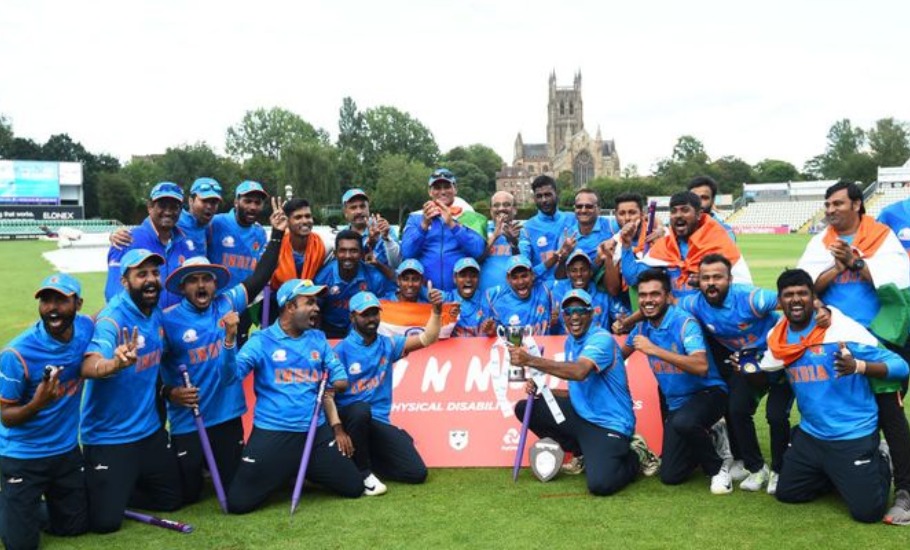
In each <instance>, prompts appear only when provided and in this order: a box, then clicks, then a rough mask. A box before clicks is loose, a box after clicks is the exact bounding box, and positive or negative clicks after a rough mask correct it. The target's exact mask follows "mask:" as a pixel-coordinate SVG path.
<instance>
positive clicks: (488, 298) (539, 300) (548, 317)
mask: <svg viewBox="0 0 910 550" xmlns="http://www.w3.org/2000/svg"><path fill="white" fill-rule="evenodd" d="M482 308H483V318H484V319H487V318H492V319H493V320H494V321H496V324H497V325H503V326H507V327H508V326H516V325H517V326H530V327H531V329H532V334H533V335H535V336H538V335H545V334H549V333H550V323H551V322H552V314H553V297H552V295H551V294H550V289H548V288H547V287H546V286H545V285H543V284H541V283H540V282H537V281H535V282H534V285H533V286H532V287H531V294H530V296H528V298H527V299H526V300H522V299H521V298H519V297H518V295H516V294H515V291H513V290H512V287H511V286H509V285H508V283H505V284H503V285H500V286H497V287H493V288H491V289H490V290H488V291H487V292H486V293H485V294H484V298H483V302H482Z"/></svg>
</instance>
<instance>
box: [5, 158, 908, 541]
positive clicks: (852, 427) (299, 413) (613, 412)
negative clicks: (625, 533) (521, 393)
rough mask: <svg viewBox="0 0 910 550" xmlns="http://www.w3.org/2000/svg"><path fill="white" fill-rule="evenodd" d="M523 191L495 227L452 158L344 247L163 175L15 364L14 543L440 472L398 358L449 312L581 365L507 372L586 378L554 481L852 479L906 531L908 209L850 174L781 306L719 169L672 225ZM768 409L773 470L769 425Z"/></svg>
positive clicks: (512, 352) (681, 199)
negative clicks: (98, 266) (212, 504)
mask: <svg viewBox="0 0 910 550" xmlns="http://www.w3.org/2000/svg"><path fill="white" fill-rule="evenodd" d="M532 188H533V192H534V200H535V203H536V206H537V210H538V211H537V213H536V215H534V216H533V217H531V218H530V219H529V220H527V221H525V222H524V223H523V224H519V223H518V222H517V221H516V219H515V216H516V212H517V205H516V203H515V199H514V197H513V196H512V195H510V194H509V193H506V192H497V193H495V194H494V195H493V196H492V197H491V199H490V218H489V219H488V218H487V217H486V216H484V215H482V214H481V213H479V212H476V211H474V210H473V209H472V208H471V207H470V206H469V205H468V204H467V203H466V202H465V201H463V200H462V199H460V198H459V197H458V196H457V189H458V188H457V180H456V177H455V175H454V174H453V173H451V172H450V171H449V170H447V169H444V168H440V169H437V170H436V171H434V172H433V173H432V175H431V176H430V178H429V181H428V192H429V200H428V201H427V202H426V203H425V204H424V205H423V207H422V208H421V209H420V210H418V211H415V212H413V213H411V214H410V215H409V216H408V217H407V220H406V222H405V223H403V224H402V225H403V229H402V230H401V232H400V235H399V233H398V231H397V230H396V228H394V227H392V226H391V225H390V224H389V222H388V221H387V220H385V219H383V218H382V217H381V216H379V215H377V214H374V213H371V212H370V202H369V197H368V196H367V194H366V193H365V192H364V191H363V190H361V189H351V190H348V191H347V192H345V193H344V195H343V197H342V204H343V213H344V216H345V218H346V220H347V222H348V224H349V225H347V226H346V227H345V228H343V229H340V230H338V231H337V232H336V233H335V234H334V246H333V247H332V246H328V247H327V246H326V244H325V243H324V242H323V240H322V238H320V236H319V235H317V234H316V233H315V232H314V220H313V212H312V210H311V207H310V204H309V203H308V202H307V201H306V200H305V199H300V198H291V199H288V200H286V201H284V202H283V204H282V203H280V202H279V201H278V200H277V199H276V198H275V197H270V196H269V194H268V193H267V192H266V191H265V189H264V188H263V187H262V185H261V184H259V183H257V182H255V181H245V182H243V183H241V184H240V185H239V186H238V187H237V188H236V192H235V194H234V197H233V208H232V209H230V210H229V211H227V212H224V213H218V211H219V209H220V208H221V206H222V204H223V202H224V201H225V200H226V197H224V196H222V195H223V193H222V189H221V186H220V184H219V183H218V182H217V181H215V180H214V179H212V178H199V179H197V180H196V181H195V182H194V183H193V184H192V186H191V187H190V189H189V191H188V193H187V194H186V195H185V193H184V190H183V189H182V188H181V186H180V185H178V184H176V183H172V182H161V183H159V184H157V185H156V186H154V188H153V189H152V191H151V193H150V196H149V199H148V202H147V207H148V217H147V218H146V219H145V220H144V221H143V222H142V224H141V225H139V226H137V227H135V228H132V229H129V230H127V229H121V230H118V231H117V232H115V233H113V234H112V235H111V247H110V250H109V253H108V270H109V271H108V279H107V285H106V288H105V297H106V305H105V307H104V308H103V309H102V310H101V311H100V312H98V313H97V314H95V315H94V316H91V317H90V316H88V315H86V314H84V313H83V312H81V311H80V309H81V306H82V296H83V292H82V288H81V285H80V282H79V281H78V280H77V279H76V278H75V277H73V276H71V275H68V274H65V273H56V274H53V275H50V276H48V277H47V278H46V279H44V281H43V282H42V283H41V285H40V287H39V288H38V289H37V291H36V292H35V298H36V299H37V303H38V313H39V317H40V319H39V320H38V321H37V322H35V323H34V324H32V325H30V326H29V327H28V328H27V329H26V330H24V331H23V332H22V333H21V334H20V335H18V336H17V337H16V338H14V339H13V340H12V341H11V342H9V343H7V344H6V346H5V347H4V348H3V349H2V352H0V420H2V427H0V489H2V493H0V511H2V514H0V534H2V537H3V541H4V543H5V544H6V546H7V547H8V548H13V549H20V548H35V547H37V546H38V544H39V535H40V532H41V531H42V530H44V531H47V532H50V533H53V534H55V535H78V534H81V533H84V532H87V531H92V532H97V533H107V532H112V531H116V530H118V529H119V528H120V526H121V522H122V520H123V517H124V511H125V510H126V509H127V508H138V509H142V510H151V511H164V512H167V511H174V510H177V509H179V508H180V507H182V506H184V505H186V504H189V503H193V502H195V501H198V500H199V499H200V495H201V494H202V492H203V486H204V485H205V484H206V483H207V482H206V471H208V472H209V474H208V475H210V476H211V477H212V478H213V479H212V482H213V484H214V485H215V487H216V493H217V494H218V495H219V501H220V503H221V504H222V506H223V507H224V508H225V509H226V511H229V512H230V513H235V514H243V513H248V512H251V511H253V510H255V509H257V508H259V507H261V506H262V505H263V504H264V503H266V501H267V500H268V499H269V497H270V495H272V494H273V493H275V492H276V491H278V490H281V489H284V488H287V487H288V486H289V484H290V482H291V480H293V479H294V477H295V475H297V473H298V471H299V469H300V467H301V457H302V455H303V454H305V453H304V452H305V450H306V454H307V457H308V462H307V463H306V467H305V478H306V480H307V481H309V482H311V483H314V484H317V485H319V486H321V487H323V488H324V489H326V490H328V491H331V492H335V493H337V494H339V495H341V496H343V497H348V498H356V497H360V496H378V495H381V494H383V493H385V492H386V491H387V489H388V488H387V486H386V485H385V484H384V483H383V480H393V481H396V482H403V483H422V482H424V481H425V480H426V478H427V468H426V465H425V464H424V462H423V460H422V459H421V456H420V454H419V452H418V450H417V448H416V446H415V444H414V441H413V440H412V438H411V437H410V436H409V435H408V433H407V432H406V431H404V430H402V429H400V428H398V427H396V426H394V425H393V424H392V423H391V421H390V412H391V409H392V376H391V369H392V366H393V364H394V363H395V362H396V361H398V360H399V359H401V358H402V357H404V356H406V355H407V354H408V353H410V352H412V351H415V350H418V349H421V348H424V347H427V346H430V345H432V344H433V343H434V342H435V341H437V339H438V338H439V336H440V330H441V325H442V321H441V317H442V316H441V312H442V309H443V305H444V304H446V303H455V304H457V308H456V309H455V311H456V313H457V321H455V323H454V328H453V329H452V332H451V337H471V336H473V337H484V336H486V337H492V336H496V335H497V333H498V332H500V331H502V328H503V327H506V328H507V327H527V330H528V331H529V332H530V333H531V334H533V335H547V334H564V335H565V336H566V339H565V350H564V351H565V354H564V359H563V360H562V361H555V360H551V359H547V358H544V357H540V356H539V355H538V354H533V353H531V352H530V351H529V350H528V349H526V348H525V347H516V346H513V345H510V346H509V348H508V350H509V356H510V357H509V358H510V362H511V364H513V365H521V366H525V367H530V368H531V369H536V370H537V371H538V372H542V373H546V374H549V375H552V376H555V377H558V378H561V379H565V380H567V381H568V384H567V387H568V389H567V390H553V392H552V393H553V396H552V399H551V396H549V395H547V396H546V397H547V401H549V402H550V404H549V405H544V404H542V405H541V406H535V407H533V409H532V413H531V414H530V430H531V431H533V432H534V433H535V434H536V435H537V436H539V437H541V438H547V437H549V438H552V439H553V440H555V441H556V442H557V443H558V444H559V445H560V447H562V449H563V450H564V451H566V452H567V453H569V456H570V457H571V458H570V460H568V461H567V462H565V463H564V464H563V465H562V468H561V470H562V471H563V472H564V473H567V474H583V475H584V476H585V477H586V480H587V486H588V489H589V491H590V492H591V493H593V494H595V495H609V494H613V493H615V492H617V491H620V490H621V489H623V488H624V487H625V486H626V485H628V484H630V483H632V482H633V481H634V480H635V479H636V477H637V476H639V475H640V474H641V475H659V476H660V480H661V482H663V483H664V484H667V485H675V484H681V483H685V482H686V481H687V480H688V479H690V478H691V476H692V475H693V473H694V472H695V471H696V470H701V473H702V474H703V475H705V476H706V477H707V478H708V479H709V480H710V481H709V485H710V491H711V493H713V494H727V493H730V492H731V491H733V488H734V483H735V482H739V487H740V489H741V490H745V491H767V492H768V493H770V494H773V495H775V496H776V498H777V499H778V500H780V501H782V502H788V503H797V502H806V501H810V500H813V499H815V498H816V497H818V496H819V495H821V494H823V493H826V492H829V491H832V490H835V491H837V492H838V493H839V494H840V495H841V497H842V498H843V500H844V502H845V503H846V506H847V508H848V509H849V513H850V515H851V516H852V517H853V518H854V519H855V520H857V521H861V522H879V521H882V520H884V521H885V522H887V523H891V524H896V525H905V524H910V428H908V423H907V419H906V416H905V415H904V411H903V407H902V401H901V397H902V395H903V393H904V392H905V391H906V389H907V379H908V374H910V372H908V365H907V362H906V360H905V357H907V356H908V353H907V348H905V344H906V343H907V342H906V341H907V333H908V328H910V308H908V305H910V301H908V296H910V259H908V252H907V251H908V250H910V201H907V202H903V203H897V204H895V205H893V206H891V207H889V208H887V209H886V210H885V211H883V212H882V214H881V215H880V216H879V219H878V220H875V219H872V218H871V217H869V216H868V215H866V214H865V209H864V203H863V194H862V191H861V189H860V188H859V187H857V185H856V184H854V183H848V182H839V183H837V184H835V185H832V186H831V187H830V188H829V189H828V190H827V192H826V195H825V213H826V219H827V222H828V226H827V228H826V229H825V230H823V231H822V232H820V233H818V234H817V235H815V236H814V237H813V238H812V240H811V242H810V243H809V244H808V246H807V247H806V249H805V251H804V253H803V255H802V257H801V259H800V260H799V262H798V266H797V268H796V269H787V270H785V271H784V272H783V273H781V274H780V276H779V278H778V279H777V289H776V291H772V290H767V289H763V288H758V287H756V286H753V285H752V280H751V275H750V273H749V268H748V266H747V264H746V261H745V258H744V257H743V256H742V254H741V253H740V251H739V248H738V247H737V244H736V238H735V235H734V234H733V232H732V231H731V229H730V228H729V227H728V226H726V225H725V224H724V223H723V222H722V221H721V220H720V219H719V218H718V217H717V215H716V213H715V212H714V211H713V204H714V197H715V195H716V194H717V185H716V183H715V182H714V180H712V179H711V178H709V177H698V178H695V179H693V180H692V181H691V182H690V183H689V185H688V188H687V190H684V191H681V192H679V193H677V194H675V195H673V196H672V197H671V199H670V203H669V224H667V225H666V226H664V224H662V223H660V221H659V220H657V219H656V218H657V216H655V215H654V210H653V208H648V207H646V205H645V202H644V199H643V198H642V197H641V196H640V195H637V194H635V193H623V194H619V195H617V196H615V197H612V202H611V204H610V205H611V206H613V208H614V216H612V217H606V216H601V215H600V211H601V201H600V199H599V197H598V195H597V194H596V193H594V192H593V191H591V190H589V189H584V188H582V189H579V190H577V191H576V192H575V194H574V212H563V211H560V210H559V208H558V197H559V193H558V189H557V183H556V181H554V180H553V179H552V178H550V177H548V176H540V177H537V178H536V179H535V180H534V181H533V182H532ZM269 207H270V210H271V215H270V217H269V220H268V221H269V225H270V227H271V230H270V231H271V233H270V234H267V233H266V231H265V229H264V228H263V227H262V226H261V225H260V224H259V221H260V218H262V216H263V214H264V212H265V211H266V210H268V209H269ZM393 302H401V303H406V302H411V303H417V304H421V303H422V304H424V305H423V306H420V307H421V308H423V309H424V310H426V311H428V312H429V313H428V314H427V315H425V318H426V324H425V326H424V327H418V328H422V330H412V331H408V332H407V333H405V334H387V333H386V331H384V330H383V331H380V323H381V321H382V314H383V307H384V305H385V307H387V308H388V307H391V306H390V304H391V303H393ZM427 304H428V305H427ZM253 324H258V325H259V329H258V330H254V331H252V332H251V331H250V329H251V326H252V325H253ZM619 335H624V337H623V338H619V339H616V338H615V337H617V336H619ZM329 339H337V340H339V342H338V343H337V344H336V345H335V346H334V347H333V346H332V345H331V344H330V343H329ZM636 351H638V352H641V353H643V354H644V355H645V356H647V360H648V364H649V365H650V367H651V370H652V372H653V374H654V376H655V378H656V380H657V384H658V388H659V394H660V408H661V416H662V419H663V442H662V453H661V456H660V457H657V456H656V455H655V454H654V453H653V452H652V451H651V450H650V449H649V447H648V445H647V443H646V442H645V441H644V439H643V438H642V437H641V436H639V435H637V434H636V433H635V416H634V413H633V406H632V399H631V395H630V392H629V384H628V379H627V373H626V367H625V363H624V360H625V359H626V358H628V357H629V355H630V354H632V353H634V352H636ZM249 373H253V390H254V393H255V396H256V403H255V410H254V421H253V429H252V432H251V433H250V435H249V438H248V439H247V440H246V441H244V432H243V425H242V423H241V417H242V415H243V414H244V413H245V412H246V400H245V397H244V391H243V387H242V381H243V380H244V378H245V377H246V376H247V375H248V374H249ZM526 390H527V392H528V394H529V395H530V396H532V397H534V396H536V397H534V399H536V400H540V401H543V400H544V399H543V398H542V397H541V396H540V395H539V394H540V392H541V390H543V388H537V386H536V385H535V384H534V382H531V381H529V382H528V383H527V385H526ZM544 391H548V390H544ZM765 395H766V396H767V402H766V407H765V409H766V411H767V412H766V415H767V422H768V426H769V430H768V431H769V434H770V445H769V448H770V451H771V456H770V461H768V460H766V458H765V457H764V456H763V455H762V451H761V446H760V444H759V441H758V436H757V434H756V427H755V421H754V416H755V414H756V410H757V406H758V403H759V401H760V399H761V398H762V397H763V396H765ZM794 400H795V402H796V403H797V405H798V408H799V414H800V420H799V423H798V425H796V426H794V427H791V422H790V412H791V408H792V405H793V402H794ZM317 401H318V406H317ZM525 406H526V401H524V400H522V401H520V402H519V403H518V404H517V406H516V416H517V418H521V417H522V415H523V413H524V410H525ZM201 427H204V430H203V429H201ZM311 427H312V429H311ZM880 432H881V434H882V435H883V436H884V437H883V438H880V435H879V434H880ZM200 434H204V435H205V440H203V438H202V437H201V436H200ZM892 479H893V484H894V497H893V499H892V496H891V495H892V490H891V485H892ZM889 504H891V506H890V508H889Z"/></svg>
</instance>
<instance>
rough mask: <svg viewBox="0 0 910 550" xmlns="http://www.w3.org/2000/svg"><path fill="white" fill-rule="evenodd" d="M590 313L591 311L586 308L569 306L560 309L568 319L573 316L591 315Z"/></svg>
mask: <svg viewBox="0 0 910 550" xmlns="http://www.w3.org/2000/svg"><path fill="white" fill-rule="evenodd" d="M591 311H593V310H592V309H591V308H590V307H588V306H569V307H564V308H562V314H563V315H566V316H568V317H571V316H573V315H587V314H588V313H591Z"/></svg>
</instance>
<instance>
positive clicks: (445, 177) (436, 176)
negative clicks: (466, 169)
mask: <svg viewBox="0 0 910 550" xmlns="http://www.w3.org/2000/svg"><path fill="white" fill-rule="evenodd" d="M437 181H446V182H449V183H451V184H452V185H455V181H456V180H455V174H453V173H452V171H451V170H449V169H448V168H437V169H436V170H433V173H432V174H430V181H429V182H427V185H433V184H434V183H436V182H437Z"/></svg>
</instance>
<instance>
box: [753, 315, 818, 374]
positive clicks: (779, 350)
mask: <svg viewBox="0 0 910 550" xmlns="http://www.w3.org/2000/svg"><path fill="white" fill-rule="evenodd" d="M789 329H790V321H788V320H787V318H786V317H784V318H783V319H781V321H780V322H779V323H777V324H776V325H774V328H773V329H771V334H769V335H768V349H769V350H771V353H772V354H773V355H774V357H776V358H777V359H780V360H781V361H783V363H784V365H790V364H792V363H793V362H794V361H796V360H797V359H799V358H800V357H802V356H803V354H804V353H806V350H807V349H809V348H811V347H812V346H820V345H821V344H822V343H824V341H825V331H827V330H828V329H824V328H821V327H819V326H818V325H815V326H814V327H813V328H812V330H811V331H809V334H808V335H807V336H805V337H802V336H801V337H800V338H799V343H796V344H790V343H788V342H787V331H788V330H789Z"/></svg>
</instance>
